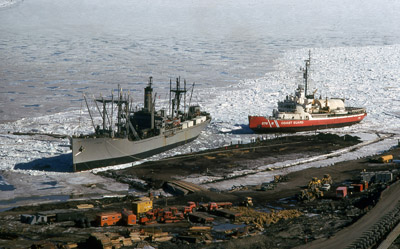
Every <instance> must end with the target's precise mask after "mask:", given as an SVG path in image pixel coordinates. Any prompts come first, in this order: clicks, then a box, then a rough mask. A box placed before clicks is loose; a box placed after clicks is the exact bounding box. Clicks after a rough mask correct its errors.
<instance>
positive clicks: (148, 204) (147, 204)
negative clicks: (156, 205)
mask: <svg viewBox="0 0 400 249" xmlns="http://www.w3.org/2000/svg"><path fill="white" fill-rule="evenodd" d="M132 209H133V213H134V214H136V215H139V214H141V213H146V212H147V211H149V210H152V209H153V201H152V200H150V198H143V199H141V200H138V201H134V202H133V203H132Z"/></svg>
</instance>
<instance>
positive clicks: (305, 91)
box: [303, 50, 311, 98]
mask: <svg viewBox="0 0 400 249" xmlns="http://www.w3.org/2000/svg"><path fill="white" fill-rule="evenodd" d="M310 62H311V50H309V51H308V60H305V63H306V67H305V68H303V78H304V86H305V89H304V94H305V96H306V98H307V96H308V95H307V90H308V76H309V71H310Z"/></svg>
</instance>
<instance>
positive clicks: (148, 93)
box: [143, 77, 153, 112]
mask: <svg viewBox="0 0 400 249" xmlns="http://www.w3.org/2000/svg"><path fill="white" fill-rule="evenodd" d="M152 83H153V77H150V78H149V84H148V85H147V87H146V88H145V89H144V108H143V109H144V111H146V112H151V110H152V109H153V107H152V105H153V88H152V87H151V84H152Z"/></svg>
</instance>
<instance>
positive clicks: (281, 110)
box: [248, 54, 367, 133]
mask: <svg viewBox="0 0 400 249" xmlns="http://www.w3.org/2000/svg"><path fill="white" fill-rule="evenodd" d="M310 62H311V54H309V58H308V59H307V60H305V67H304V68H302V71H303V79H304V84H300V85H299V86H298V88H297V89H296V91H295V94H294V96H292V95H290V96H286V99H284V100H283V101H279V102H278V109H274V110H273V112H272V116H269V117H265V116H249V117H248V118H249V128H250V129H252V130H253V131H254V132H255V133H292V132H299V131H312V130H319V129H327V128H337V127H344V126H349V125H353V124H356V123H359V122H361V121H362V120H363V119H364V118H365V117H366V115H367V112H366V109H365V108H362V107H346V106H345V104H344V99H341V98H330V99H328V98H325V99H323V98H321V97H320V98H315V93H316V90H315V91H314V92H313V93H312V94H310V95H308V94H307V90H308V89H307V87H308V81H309V71H310Z"/></svg>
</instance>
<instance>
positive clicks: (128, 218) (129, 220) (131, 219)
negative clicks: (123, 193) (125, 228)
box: [122, 209, 136, 225]
mask: <svg viewBox="0 0 400 249" xmlns="http://www.w3.org/2000/svg"><path fill="white" fill-rule="evenodd" d="M122 220H123V221H124V225H135V224H136V215H134V214H133V212H132V211H129V210H126V209H124V210H123V211H122Z"/></svg>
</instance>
